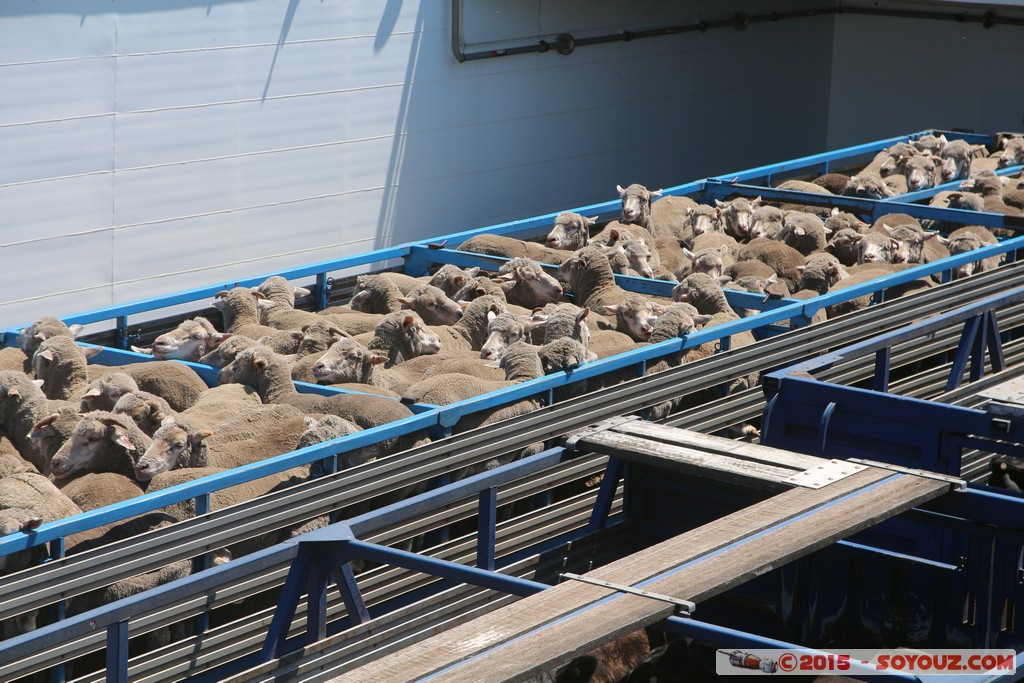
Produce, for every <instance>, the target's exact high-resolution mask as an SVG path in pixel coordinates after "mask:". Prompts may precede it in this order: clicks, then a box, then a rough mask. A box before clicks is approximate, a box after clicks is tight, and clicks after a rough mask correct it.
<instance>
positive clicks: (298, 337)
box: [288, 330, 304, 342]
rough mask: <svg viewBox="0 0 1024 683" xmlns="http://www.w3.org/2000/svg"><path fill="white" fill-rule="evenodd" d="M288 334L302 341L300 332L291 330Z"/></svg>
mask: <svg viewBox="0 0 1024 683" xmlns="http://www.w3.org/2000/svg"><path fill="white" fill-rule="evenodd" d="M288 334H289V335H290V336H291V338H292V339H294V340H295V341H297V342H300V341H302V337H303V336H304V335H303V334H302V332H299V331H298V330H292V331H291V332H289V333H288Z"/></svg>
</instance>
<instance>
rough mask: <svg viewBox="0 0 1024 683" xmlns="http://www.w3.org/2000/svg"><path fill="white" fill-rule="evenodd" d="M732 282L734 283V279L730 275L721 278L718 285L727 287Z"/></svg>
mask: <svg viewBox="0 0 1024 683" xmlns="http://www.w3.org/2000/svg"><path fill="white" fill-rule="evenodd" d="M730 282H732V278H731V277H729V276H728V275H722V276H721V277H719V278H718V284H720V285H727V284H729V283H730Z"/></svg>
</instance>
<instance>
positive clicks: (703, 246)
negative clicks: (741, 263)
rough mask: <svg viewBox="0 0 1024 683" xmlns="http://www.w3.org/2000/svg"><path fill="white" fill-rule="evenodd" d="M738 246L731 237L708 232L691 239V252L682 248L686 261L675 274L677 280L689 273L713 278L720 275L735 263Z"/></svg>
mask: <svg viewBox="0 0 1024 683" xmlns="http://www.w3.org/2000/svg"><path fill="white" fill-rule="evenodd" d="M738 251H739V244H738V243H737V242H736V239H735V238H734V237H732V236H731V235H726V234H725V233H721V232H710V233H705V234H703V235H699V236H697V237H695V238H693V250H692V251H691V250H689V249H686V248H684V249H683V255H684V256H686V261H684V262H683V263H681V264H680V266H679V268H678V269H677V270H676V272H675V276H676V279H677V280H681V279H683V278H684V277H686V276H687V275H689V274H690V273H708V274H709V275H712V276H714V277H718V276H719V275H722V273H723V272H724V271H725V269H726V268H728V267H729V266H731V265H732V264H733V263H735V262H736V253H737V252H738Z"/></svg>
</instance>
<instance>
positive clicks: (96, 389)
mask: <svg viewBox="0 0 1024 683" xmlns="http://www.w3.org/2000/svg"><path fill="white" fill-rule="evenodd" d="M102 394H103V390H102V389H100V388H99V387H94V388H92V389H90V390H89V391H87V392H85V393H84V394H82V398H83V399H84V398H96V397H97V396H101V395H102Z"/></svg>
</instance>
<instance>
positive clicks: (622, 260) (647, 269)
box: [604, 240, 654, 278]
mask: <svg viewBox="0 0 1024 683" xmlns="http://www.w3.org/2000/svg"><path fill="white" fill-rule="evenodd" d="M653 254H654V252H653V251H652V250H651V248H650V247H649V246H647V244H646V243H645V242H644V241H643V240H619V241H617V242H616V243H615V244H613V245H611V246H608V247H605V248H604V255H605V256H606V257H607V258H608V264H609V265H610V266H611V267H612V271H613V272H615V273H618V274H620V275H633V276H639V277H646V278H653V277H654V268H653V267H652V266H651V257H652V256H653Z"/></svg>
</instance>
